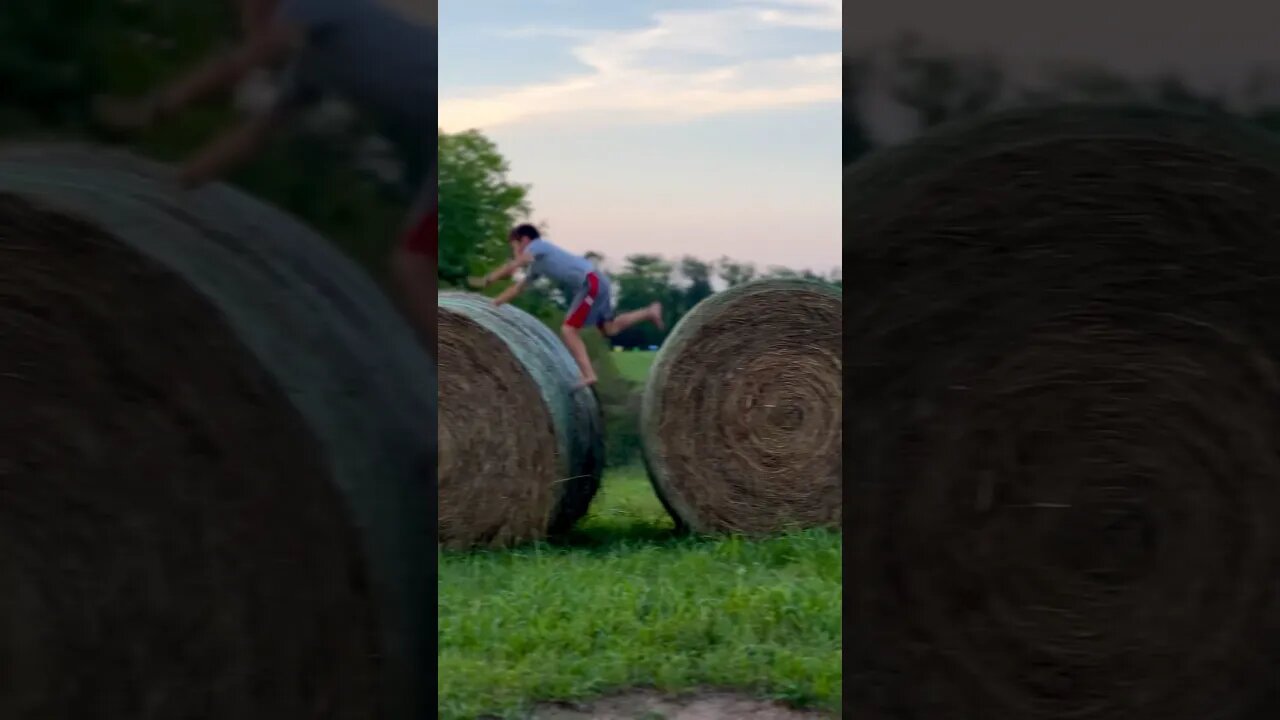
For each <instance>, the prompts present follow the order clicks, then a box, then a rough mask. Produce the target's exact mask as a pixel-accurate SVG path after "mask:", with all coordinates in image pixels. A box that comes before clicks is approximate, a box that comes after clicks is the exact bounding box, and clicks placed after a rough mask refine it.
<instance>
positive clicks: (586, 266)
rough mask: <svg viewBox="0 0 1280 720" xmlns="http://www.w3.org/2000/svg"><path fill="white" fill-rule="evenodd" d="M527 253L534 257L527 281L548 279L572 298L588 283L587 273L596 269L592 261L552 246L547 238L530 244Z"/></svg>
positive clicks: (526, 277) (526, 249) (530, 264)
mask: <svg viewBox="0 0 1280 720" xmlns="http://www.w3.org/2000/svg"><path fill="white" fill-rule="evenodd" d="M525 252H527V253H529V254H530V255H532V256H533V262H531V263H529V272H528V274H527V275H526V276H525V279H526V280H527V281H528V282H533V281H534V280H537V279H538V278H540V277H545V278H548V279H550V280H551V281H552V282H553V283H555V284H557V285H559V286H560V288H561V289H562V290H564V291H565V292H566V293H568V294H569V296H570V297H572V296H573V293H575V292H577V290H578V288H580V287H582V284H583V283H585V282H586V281H587V273H589V272H594V271H595V269H596V268H595V266H594V265H592V264H591V261H590V260H588V259H586V258H584V257H582V256H581V255H574V254H573V253H571V252H569V251H567V250H565V249H563V248H561V247H558V246H556V245H552V244H551V243H549V242H547V240H546V238H538V239H536V240H534V241H533V242H531V243H529V245H528V246H527V247H526V248H525Z"/></svg>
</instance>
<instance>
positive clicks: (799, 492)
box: [641, 280, 843, 534]
mask: <svg viewBox="0 0 1280 720" xmlns="http://www.w3.org/2000/svg"><path fill="white" fill-rule="evenodd" d="M840 345H841V292H840V289H839V288H837V287H833V286H830V285H825V284H822V283H817V282H810V281H803V280H761V281H756V282H752V283H746V284H743V285H739V286H737V287H734V288H730V289H728V290H725V291H723V292H720V293H716V294H715V295H712V296H711V297H710V298H707V299H706V300H703V301H702V302H701V303H699V304H698V305H697V306H696V307H695V308H693V310H692V311H690V312H689V313H688V314H687V315H685V316H684V317H683V318H681V320H680V323H679V324H678V325H677V326H676V327H675V328H674V329H673V330H672V332H671V334H670V336H669V337H668V338H667V340H666V342H665V343H664V344H663V346H662V349H661V350H659V351H658V356H657V357H656V358H655V359H654V363H653V368H652V369H651V370H650V372H649V377H648V380H647V384H646V385H645V390H644V396H643V401H642V406H641V434H642V438H643V442H644V458H645V463H646V465H647V466H648V468H649V475H650V477H651V478H652V480H653V483H654V487H655V489H656V490H657V492H658V495H659V497H660V498H662V501H663V504H664V505H666V506H667V510H668V511H669V512H671V514H672V516H673V517H674V518H675V519H676V521H677V523H678V524H680V525H682V526H684V527H687V528H691V529H693V530H695V531H698V532H720V531H727V532H742V533H750V534H757V533H770V532H775V531H778V530H781V529H783V528H786V527H818V526H827V527H839V525H840V517H841V470H840V468H841V437H842V430H841V408H840V404H841V388H842V384H843V382H842V377H841V372H842V370H841V347H840Z"/></svg>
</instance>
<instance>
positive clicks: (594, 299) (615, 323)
mask: <svg viewBox="0 0 1280 720" xmlns="http://www.w3.org/2000/svg"><path fill="white" fill-rule="evenodd" d="M507 242H508V243H510V245H511V256H512V259H511V260H510V261H508V262H507V263H505V264H504V265H502V266H501V267H499V268H498V269H496V270H493V271H492V272H490V273H488V274H487V275H485V276H484V277H482V278H471V280H470V282H471V286H472V287H474V288H477V289H479V288H484V287H486V286H488V285H492V284H493V283H495V282H497V281H498V280H502V279H503V278H508V277H511V276H512V275H513V274H515V272H516V271H517V270H519V269H520V268H522V267H528V268H529V270H528V271H527V272H526V273H525V276H524V279H522V280H520V281H519V282H517V283H515V284H514V285H512V286H511V287H509V288H507V289H506V290H503V291H502V292H501V293H500V294H499V295H498V296H497V297H495V298H494V299H493V304H494V305H502V304H504V303H508V302H511V301H512V300H514V299H515V297H516V296H517V295H519V294H520V293H522V292H524V289H525V288H526V287H527V286H528V284H529V283H530V282H532V281H533V280H536V279H537V278H539V277H547V278H550V279H551V281H552V282H554V283H556V284H558V285H559V286H560V287H561V289H562V290H563V291H564V294H565V297H570V298H573V301H572V302H570V303H569V312H568V314H567V315H566V316H565V319H564V324H563V325H561V326H560V335H561V337H563V338H564V344H565V345H566V346H567V347H568V348H569V352H570V353H571V354H572V355H573V359H574V361H575V362H577V363H578V370H579V372H580V373H581V375H582V376H581V378H579V381H578V385H577V387H576V388H575V389H581V388H584V387H587V386H589V385H593V384H594V383H595V382H596V371H595V369H594V368H593V367H592V366H591V358H590V357H589V356H588V355H587V345H586V343H584V342H583V341H582V335H581V332H582V328H583V327H584V326H586V325H587V324H591V325H595V326H596V329H597V330H599V331H600V333H601V334H603V335H604V336H605V337H613V336H614V335H617V334H618V333H620V332H622V331H623V330H626V329H627V328H629V327H631V326H632V325H635V324H636V323H638V322H641V321H644V320H649V321H650V322H652V323H653V324H654V325H657V326H658V329H659V330H661V329H663V328H664V325H663V322H662V303H658V302H654V303H650V304H649V306H648V307H646V308H644V309H642V310H632V311H631V312H624V313H622V314H620V315H616V316H615V315H614V312H613V300H612V297H611V295H610V288H609V278H608V277H607V276H605V275H604V274H603V273H599V272H596V269H595V266H593V265H592V264H591V261H590V260H588V259H586V258H584V257H582V256H580V255H574V254H573V253H570V252H568V251H566V250H563V249H561V248H559V247H557V246H555V245H552V244H551V243H549V242H547V241H546V240H545V239H543V238H542V236H541V235H539V233H538V229H537V228H535V227H534V226H532V225H527V224H526V225H517V226H516V227H515V228H513V229H512V230H511V233H510V234H509V235H508V236H507Z"/></svg>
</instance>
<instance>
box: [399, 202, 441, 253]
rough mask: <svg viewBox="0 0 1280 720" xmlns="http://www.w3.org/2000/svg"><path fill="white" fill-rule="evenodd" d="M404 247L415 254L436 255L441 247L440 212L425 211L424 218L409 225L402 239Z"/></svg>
mask: <svg viewBox="0 0 1280 720" xmlns="http://www.w3.org/2000/svg"><path fill="white" fill-rule="evenodd" d="M401 242H402V244H403V246H404V249H405V250H407V251H408V252H411V253H413V254H414V255H429V256H431V257H432V258H434V257H436V255H437V254H438V251H439V247H440V227H439V213H438V212H437V211H434V210H433V211H431V212H429V213H424V214H423V216H422V218H421V219H420V220H418V221H417V222H415V223H413V225H411V226H409V230H408V232H406V233H405V234H404V238H403V239H402V240H401Z"/></svg>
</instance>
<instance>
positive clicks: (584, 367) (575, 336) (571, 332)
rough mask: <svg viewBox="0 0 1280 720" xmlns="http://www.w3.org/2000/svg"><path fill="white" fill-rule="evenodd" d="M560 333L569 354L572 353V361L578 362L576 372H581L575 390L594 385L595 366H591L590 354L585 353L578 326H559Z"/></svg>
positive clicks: (585, 348)
mask: <svg viewBox="0 0 1280 720" xmlns="http://www.w3.org/2000/svg"><path fill="white" fill-rule="evenodd" d="M560 335H561V337H563V338H564V344H565V345H566V346H568V348H569V354H570V355H573V359H574V362H576V363H578V372H580V373H582V377H581V378H579V380H578V384H577V386H576V387H574V389H575V390H579V389H581V388H584V387H587V386H588V385H594V384H595V382H596V371H595V368H593V367H591V356H589V355H587V344H586V343H585V342H583V341H582V334H581V332H579V330H578V328H576V327H572V326H570V325H561V326H560Z"/></svg>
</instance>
